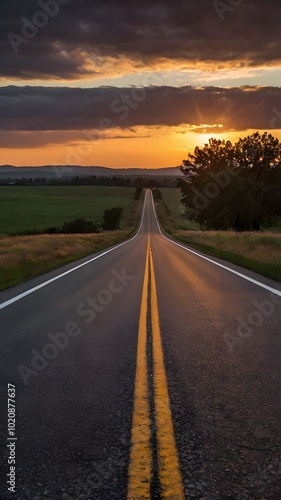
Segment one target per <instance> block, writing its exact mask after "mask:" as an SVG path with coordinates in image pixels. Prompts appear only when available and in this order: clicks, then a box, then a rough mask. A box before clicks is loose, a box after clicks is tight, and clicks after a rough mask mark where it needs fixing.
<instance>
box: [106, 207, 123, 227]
mask: <svg viewBox="0 0 281 500" xmlns="http://www.w3.org/2000/svg"><path fill="white" fill-rule="evenodd" d="M122 213H123V208H122V207H113V208H110V209H107V210H105V212H104V214H103V223H102V228H103V229H104V230H106V231H111V230H114V229H119V227H120V221H121V217H122Z"/></svg>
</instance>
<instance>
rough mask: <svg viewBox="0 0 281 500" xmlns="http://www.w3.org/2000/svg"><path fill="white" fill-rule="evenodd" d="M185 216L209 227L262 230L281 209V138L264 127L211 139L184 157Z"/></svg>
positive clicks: (181, 186) (272, 221)
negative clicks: (261, 131) (233, 138)
mask: <svg viewBox="0 0 281 500" xmlns="http://www.w3.org/2000/svg"><path fill="white" fill-rule="evenodd" d="M181 170H182V172H183V173H184V175H185V177H184V179H181V180H180V181H179V185H180V188H181V192H182V203H183V204H184V206H185V209H186V217H187V219H189V220H193V221H195V222H198V223H199V224H200V225H201V227H203V228H206V229H221V230H228V229H234V230H237V231H257V230H260V229H261V228H262V227H266V226H270V225H272V224H274V223H275V222H276V221H277V219H278V217H280V215H281V144H280V143H279V141H278V139H276V138H274V137H273V136H272V135H271V134H268V133H267V132H265V133H264V134H262V135H260V134H259V133H258V132H256V133H254V134H253V135H251V136H248V137H245V138H244V139H239V141H238V142H237V143H235V144H234V145H233V144H232V143H231V142H230V141H221V140H217V139H210V140H209V143H208V144H205V146H204V147H203V148H199V147H196V148H195V150H194V154H189V156H188V158H187V159H186V160H184V161H183V164H182V167H181Z"/></svg>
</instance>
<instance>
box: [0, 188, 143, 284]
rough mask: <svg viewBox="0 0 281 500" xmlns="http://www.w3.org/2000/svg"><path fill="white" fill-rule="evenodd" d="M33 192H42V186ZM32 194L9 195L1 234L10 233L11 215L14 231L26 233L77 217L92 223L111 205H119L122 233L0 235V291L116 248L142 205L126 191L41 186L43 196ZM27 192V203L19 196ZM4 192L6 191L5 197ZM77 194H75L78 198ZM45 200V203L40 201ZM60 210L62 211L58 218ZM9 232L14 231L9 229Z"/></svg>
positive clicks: (132, 228)
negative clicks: (122, 209)
mask: <svg viewBox="0 0 281 500" xmlns="http://www.w3.org/2000/svg"><path fill="white" fill-rule="evenodd" d="M16 189H18V188H16ZM20 189H21V188H20ZM35 189H36V190H37V189H39V190H40V191H41V188H35ZM49 189H50V190H49ZM32 191H33V189H31V191H30V189H29V188H24V191H21V192H19V193H18V194H17V193H15V194H14V191H12V197H11V198H12V200H13V203H10V201H9V202H8V203H7V204H6V206H5V210H6V214H7V219H8V222H6V226H5V227H6V231H8V230H9V228H10V224H11V221H12V220H13V217H15V227H16V228H17V230H19V231H21V230H24V229H25V230H26V228H27V227H28V228H29V229H31V228H36V229H37V230H38V229H40V230H42V229H44V228H45V227H48V226H49V225H59V224H61V223H62V222H64V221H65V220H67V218H69V219H72V218H75V217H77V216H82V217H85V218H86V217H87V218H89V219H90V220H93V221H96V220H98V217H99V216H100V217H101V215H102V213H103V211H104V210H105V209H106V208H110V207H112V206H116V205H117V206H123V207H124V209H125V215H124V217H123V221H122V225H123V229H121V230H118V231H111V232H110V231H106V232H103V233H100V234H71V235H64V234H54V235H48V234H40V235H32V236H5V235H2V236H0V290H3V289H5V288H8V287H10V286H13V285H16V284H17V283H20V282H22V281H24V280H27V279H29V278H32V277H34V276H38V275H39V274H42V273H45V272H47V271H50V270H52V269H56V268H58V267H61V266H63V265H65V264H68V263H70V262H74V261H75V260H78V259H80V258H83V257H86V256H87V255H91V254H94V253H96V252H99V251H101V250H103V249H105V248H108V247H110V246H112V245H116V244H117V243H119V242H121V241H124V240H125V239H127V238H129V237H130V236H131V235H132V234H133V233H134V231H135V230H136V228H137V227H138V225H139V222H140V217H141V210H142V205H143V201H142V200H140V201H137V202H136V201H135V200H134V196H133V194H134V190H133V189H130V188H120V187H117V188H111V187H109V188H106V187H101V188H99V187H89V189H87V188H86V189H85V188H84V187H81V188H80V187H74V188H58V189H57V190H56V188H46V189H45V188H42V191H41V192H42V193H43V196H41V197H40V196H39V191H36V192H35V193H34V192H32ZM30 192H32V194H31V202H30V205H29V204H28V200H26V199H25V196H24V195H26V193H30ZM7 193H8V192H7V191H5V196H7ZM1 194H2V193H1ZM54 194H55V195H56V196H54ZM76 194H78V199H77V198H76V196H75V195H76ZM111 194H112V196H111ZM20 195H21V196H20ZM17 196H19V206H18V205H17V201H16V200H17ZM48 196H49V199H48V200H47V203H45V200H46V198H48ZM22 197H24V199H22ZM62 202H63V203H62ZM52 203H53V204H52ZM44 205H45V206H44ZM8 206H10V207H11V210H12V212H13V214H12V215H13V217H11V216H10V215H9V212H8ZM72 206H73V207H76V208H77V209H76V208H72ZM23 207H24V208H23ZM28 207H29V210H30V212H29V210H28ZM34 210H38V212H39V213H40V214H41V216H42V214H45V223H44V224H43V225H40V218H39V217H37V216H36V215H37V214H36V213H35V214H34ZM59 210H60V212H58V211H59ZM61 212H63V213H64V215H63V216H62V215H61ZM16 213H17V216H16ZM22 213H23V217H22ZM29 213H31V214H32V216H34V218H33V222H32V224H31V225H29V226H28V222H29V219H28V214H29ZM1 221H3V225H5V220H4V217H3V213H1ZM10 230H11V228H10ZM13 231H15V228H14V227H13Z"/></svg>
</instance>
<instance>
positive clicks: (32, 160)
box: [0, 0, 281, 168]
mask: <svg viewBox="0 0 281 500" xmlns="http://www.w3.org/2000/svg"><path fill="white" fill-rule="evenodd" d="M0 19H1V22H0V31H1V38H0V111H1V112H0V154H1V160H0V164H9V165H10V164H12V165H16V166H26V165H32V166H36V165H89V166H93V165H101V166H107V167H116V168H129V167H143V168H161V167H169V166H178V165H180V164H181V163H182V160H183V159H185V158H186V157H187V155H188V153H192V152H193V150H194V148H195V146H203V145H204V144H205V143H206V142H208V140H209V138H211V137H215V138H218V139H225V140H231V141H232V142H235V141H236V140H238V139H239V137H245V136H246V135H249V134H251V133H253V132H255V131H260V132H261V133H262V132H264V131H268V132H271V133H272V134H273V135H274V136H275V137H278V138H279V139H280V140H281V88H280V81H281V37H280V21H281V3H280V1H278V0H267V1H266V2H265V1H264V0H255V1H251V0H223V1H222V0H196V1H195V0H193V1H192V0H184V1H182V0H174V1H171V0H169V1H168V0H164V1H163V0H162V1H156V0H149V1H148V0H138V1H136V0H122V1H117V0H115V1H113V0H106V1H104V0H103V1H101V0H37V1H34V0H25V1H24V2H23V1H22V0H10V1H9V2H1V6H0Z"/></svg>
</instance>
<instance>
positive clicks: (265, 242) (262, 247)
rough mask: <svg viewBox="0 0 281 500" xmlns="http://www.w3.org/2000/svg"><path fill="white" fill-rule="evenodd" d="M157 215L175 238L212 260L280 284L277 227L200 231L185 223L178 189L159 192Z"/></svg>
mask: <svg viewBox="0 0 281 500" xmlns="http://www.w3.org/2000/svg"><path fill="white" fill-rule="evenodd" d="M161 192H162V197H163V200H162V202H161V201H160V202H157V203H156V205H157V213H158V216H159V219H160V222H161V224H162V226H163V228H164V229H165V230H166V231H167V232H168V233H170V234H171V235H172V236H174V237H175V238H176V239H179V240H181V241H183V242H184V243H187V244H188V245H190V246H191V247H193V248H196V249H198V250H201V251H203V252H205V253H208V254H210V255H213V256H215V257H219V258H222V259H224V260H227V261H229V262H232V263H234V264H237V265H240V266H243V267H245V268H248V269H251V270H253V271H256V272H258V273H260V274H263V275H264V276H268V277H270V278H273V279H275V280H278V281H281V226H280V225H278V226H275V227H273V228H270V229H268V230H265V231H263V232H258V233H255V232H246V233H237V232H234V231H201V230H200V227H199V225H198V224H195V223H193V222H191V223H190V222H188V221H185V219H184V218H183V213H184V210H183V207H182V206H181V203H180V198H181V194H180V190H179V189H173V188H170V189H168V188H165V189H161Z"/></svg>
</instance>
